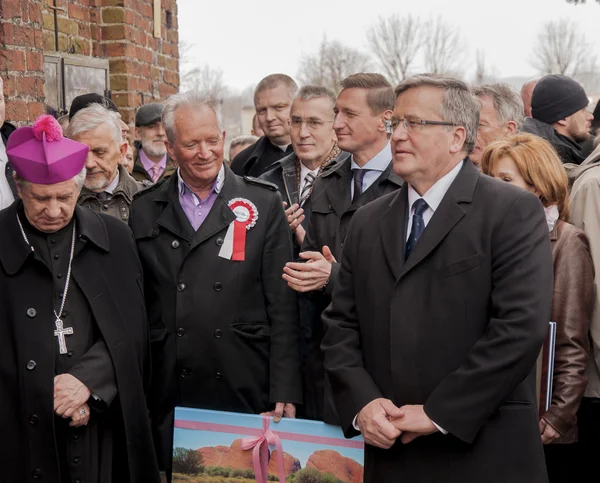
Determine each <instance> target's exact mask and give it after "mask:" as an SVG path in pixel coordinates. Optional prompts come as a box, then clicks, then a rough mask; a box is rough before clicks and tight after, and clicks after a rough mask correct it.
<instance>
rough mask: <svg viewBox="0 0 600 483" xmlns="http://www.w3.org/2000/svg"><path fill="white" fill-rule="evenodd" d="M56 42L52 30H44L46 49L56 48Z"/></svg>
mask: <svg viewBox="0 0 600 483" xmlns="http://www.w3.org/2000/svg"><path fill="white" fill-rule="evenodd" d="M55 43H56V39H55V38H54V33H53V32H51V31H50V30H44V50H47V51H52V50H54V49H56V45H55Z"/></svg>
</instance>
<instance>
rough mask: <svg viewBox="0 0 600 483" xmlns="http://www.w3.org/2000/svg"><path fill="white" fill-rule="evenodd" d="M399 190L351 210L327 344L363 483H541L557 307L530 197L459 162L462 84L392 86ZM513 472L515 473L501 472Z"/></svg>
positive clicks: (542, 225)
mask: <svg viewBox="0 0 600 483" xmlns="http://www.w3.org/2000/svg"><path fill="white" fill-rule="evenodd" d="M395 92H396V102H395V105H394V115H393V117H392V119H391V127H392V129H393V134H392V138H391V141H392V153H393V156H394V158H393V165H394V171H395V172H396V173H397V174H398V175H399V176H400V177H402V178H403V179H404V185H403V186H402V188H401V189H400V191H398V192H396V193H392V194H389V195H387V196H383V197H381V198H380V199H378V200H375V201H372V202H371V203H369V204H368V205H367V206H365V207H364V208H362V209H361V210H359V211H358V213H356V215H354V218H353V220H352V225H351V227H350V230H349V232H348V235H347V237H346V240H345V243H344V251H343V254H342V260H341V263H340V269H339V274H338V279H337V284H336V287H335V289H334V292H333V297H332V302H331V305H329V307H328V308H327V309H326V310H325V312H324V314H323V323H324V325H325V331H326V332H325V337H324V339H323V344H322V346H321V347H322V349H323V352H324V356H325V369H326V370H327V374H328V376H329V379H330V381H331V385H332V388H333V394H334V397H335V401H336V406H337V409H338V411H339V415H340V420H341V423H342V428H343V429H344V432H345V434H346V436H348V437H350V436H354V435H356V434H358V433H359V432H360V433H362V435H363V437H364V440H365V443H366V444H365V462H366V464H365V478H364V482H365V483H379V482H383V481H385V482H388V481H423V482H430V481H457V482H458V481H460V482H479V481H485V482H486V483H505V482H508V481H510V482H511V483H547V481H548V477H547V475H546V467H545V462H544V452H543V450H542V440H541V438H540V433H539V426H538V412H537V401H536V398H535V362H536V359H537V356H538V354H539V351H540V349H541V347H542V344H543V342H544V338H545V336H546V333H547V328H548V321H549V320H550V311H551V306H552V252H551V247H550V237H549V236H548V226H547V224H546V219H545V215H544V210H543V207H542V204H541V203H540V201H539V199H538V198H537V197H536V196H535V195H534V194H533V193H530V192H529V191H527V190H522V189H519V188H515V187H514V186H511V185H509V184H508V183H499V182H498V181H497V180H494V179H492V178H490V177H488V176H481V175H480V173H479V172H478V171H477V169H476V168H475V166H473V164H472V163H471V162H470V161H468V159H467V156H468V154H469V153H470V151H471V150H472V149H473V146H474V145H475V140H476V135H477V126H478V123H479V122H478V121H479V107H480V106H479V104H478V101H477V99H475V98H474V96H473V95H472V93H471V91H470V89H469V87H468V86H467V85H466V84H465V83H464V82H462V81H459V80H456V79H451V78H445V77H440V76H432V75H423V76H416V77H413V78H409V79H406V80H405V81H403V82H402V83H401V84H400V85H399V86H398V87H397V88H396V91H395ZM507 462H509V463H507Z"/></svg>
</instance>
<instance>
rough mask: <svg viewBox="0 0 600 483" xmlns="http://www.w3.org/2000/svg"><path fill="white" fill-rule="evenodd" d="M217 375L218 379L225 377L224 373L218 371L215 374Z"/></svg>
mask: <svg viewBox="0 0 600 483" xmlns="http://www.w3.org/2000/svg"><path fill="white" fill-rule="evenodd" d="M215 377H216V378H217V379H222V378H223V374H221V373H220V372H217V373H216V374H215Z"/></svg>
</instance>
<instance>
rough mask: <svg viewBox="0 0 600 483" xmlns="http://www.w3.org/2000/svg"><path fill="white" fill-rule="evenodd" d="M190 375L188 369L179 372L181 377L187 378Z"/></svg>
mask: <svg viewBox="0 0 600 483" xmlns="http://www.w3.org/2000/svg"><path fill="white" fill-rule="evenodd" d="M189 375H190V371H189V370H188V369H182V370H181V377H187V376H189Z"/></svg>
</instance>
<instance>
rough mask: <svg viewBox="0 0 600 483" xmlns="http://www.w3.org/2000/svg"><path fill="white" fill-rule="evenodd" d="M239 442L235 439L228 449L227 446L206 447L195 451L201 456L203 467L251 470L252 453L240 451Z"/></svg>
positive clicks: (239, 440)
mask: <svg viewBox="0 0 600 483" xmlns="http://www.w3.org/2000/svg"><path fill="white" fill-rule="evenodd" d="M241 441H242V440H241V439H236V440H235V441H234V442H233V443H231V446H230V447H229V448H228V447H227V446H214V447H213V446H207V447H205V448H199V449H197V450H196V451H197V452H198V453H200V455H201V456H202V461H203V464H204V466H220V467H223V468H226V467H229V468H234V469H242V470H245V469H252V468H253V466H252V451H244V450H242V448H241V447H240V445H241Z"/></svg>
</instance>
